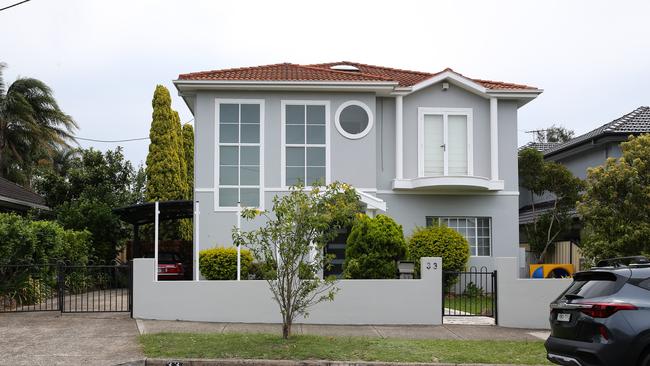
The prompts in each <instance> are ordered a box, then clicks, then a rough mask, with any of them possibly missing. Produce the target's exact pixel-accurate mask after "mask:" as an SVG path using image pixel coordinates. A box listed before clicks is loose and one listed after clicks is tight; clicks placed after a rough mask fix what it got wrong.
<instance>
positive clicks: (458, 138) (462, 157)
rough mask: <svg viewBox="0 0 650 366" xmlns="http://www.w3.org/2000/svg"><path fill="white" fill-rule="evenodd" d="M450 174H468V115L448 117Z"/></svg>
mask: <svg viewBox="0 0 650 366" xmlns="http://www.w3.org/2000/svg"><path fill="white" fill-rule="evenodd" d="M447 134H448V139H447V140H448V145H449V146H447V149H448V155H447V156H448V161H449V168H448V170H449V175H467V116H454V115H449V116H448V117H447Z"/></svg>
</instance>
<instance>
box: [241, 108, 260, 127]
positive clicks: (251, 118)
mask: <svg viewBox="0 0 650 366" xmlns="http://www.w3.org/2000/svg"><path fill="white" fill-rule="evenodd" d="M241 123H260V105H259V104H242V105H241Z"/></svg>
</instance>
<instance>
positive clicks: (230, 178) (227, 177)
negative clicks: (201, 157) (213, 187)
mask: <svg viewBox="0 0 650 366" xmlns="http://www.w3.org/2000/svg"><path fill="white" fill-rule="evenodd" d="M237 174H238V168H237V167H236V166H234V167H232V166H221V167H219V184H220V185H224V186H236V185H237V184H238V181H239V180H238V178H237Z"/></svg>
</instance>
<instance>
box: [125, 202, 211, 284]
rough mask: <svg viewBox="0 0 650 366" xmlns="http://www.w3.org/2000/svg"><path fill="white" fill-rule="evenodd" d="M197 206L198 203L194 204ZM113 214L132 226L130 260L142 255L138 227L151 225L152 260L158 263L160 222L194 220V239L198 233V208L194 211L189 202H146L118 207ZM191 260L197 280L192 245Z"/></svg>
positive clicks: (195, 256)
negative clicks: (152, 228) (152, 239)
mask: <svg viewBox="0 0 650 366" xmlns="http://www.w3.org/2000/svg"><path fill="white" fill-rule="evenodd" d="M196 205H197V206H198V203H196ZM113 212H114V213H115V214H116V215H117V216H119V217H120V219H121V220H122V221H124V222H128V223H129V224H131V225H133V243H132V245H131V252H130V253H128V255H129V256H130V257H131V258H141V257H142V256H143V254H144V253H142V247H141V242H140V235H139V234H140V227H141V226H142V225H148V224H153V225H154V258H155V260H156V262H158V245H159V238H158V231H159V222H160V221H161V220H162V221H174V220H180V219H191V218H194V222H195V226H194V231H195V232H194V235H193V236H194V237H195V238H196V237H197V236H196V234H197V232H198V215H199V211H198V207H197V209H196V210H195V209H194V202H192V201H190V200H174V201H156V202H146V203H139V204H137V205H131V206H126V207H120V208H116V209H113ZM192 253H193V258H192V263H193V264H194V265H193V268H194V273H193V278H194V280H197V279H198V278H199V275H198V269H199V266H198V246H197V245H194V248H193V251H192Z"/></svg>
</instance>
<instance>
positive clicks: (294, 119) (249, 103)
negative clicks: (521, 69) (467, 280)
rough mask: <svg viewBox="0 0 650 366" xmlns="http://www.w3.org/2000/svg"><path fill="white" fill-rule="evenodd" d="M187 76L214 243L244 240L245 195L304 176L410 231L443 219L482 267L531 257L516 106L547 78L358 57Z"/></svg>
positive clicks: (262, 193)
mask: <svg viewBox="0 0 650 366" xmlns="http://www.w3.org/2000/svg"><path fill="white" fill-rule="evenodd" d="M174 84H175V85H176V87H177V89H178V91H179V93H180V95H181V96H182V97H183V99H184V100H185V102H186V103H187V105H188V107H189V108H190V110H191V111H192V113H193V115H194V120H195V162H194V167H195V177H194V182H195V187H194V199H195V202H196V203H198V204H199V207H200V209H199V210H200V215H199V216H198V217H199V219H198V220H197V223H195V225H197V224H198V225H199V228H200V230H196V232H198V234H197V235H195V245H198V246H199V247H200V248H201V249H205V248H209V247H213V246H216V245H225V246H228V245H231V242H232V240H231V231H232V228H233V226H234V225H235V224H236V222H237V217H236V215H237V205H238V202H239V203H240V204H241V205H242V206H247V207H258V208H260V209H269V208H270V205H271V200H272V198H273V197H274V196H275V195H277V194H282V193H283V192H286V191H287V190H288V187H289V186H291V185H293V184H295V183H297V182H298V181H302V182H305V183H306V184H307V185H310V184H311V183H313V182H315V181H324V182H327V183H328V182H332V181H342V182H346V183H348V184H350V185H352V186H354V187H355V188H356V189H357V191H358V192H359V195H360V197H361V199H362V201H363V203H364V204H365V205H366V208H367V211H368V213H369V214H377V213H383V214H387V215H389V216H391V217H393V218H394V219H395V220H396V221H397V222H398V223H399V224H401V225H402V226H403V228H404V234H405V235H407V236H408V235H410V234H411V233H412V231H413V229H414V228H415V227H417V226H424V225H428V224H431V223H433V222H438V223H442V224H445V225H447V226H449V227H451V228H454V229H456V230H458V231H459V232H460V233H461V234H463V235H464V236H465V237H466V238H467V240H468V241H469V244H470V250H471V263H470V265H473V266H477V267H480V266H486V267H488V268H489V269H492V268H493V257H497V256H499V257H516V256H517V255H518V242H519V238H518V235H519V234H518V207H519V200H518V194H519V192H518V179H517V111H518V109H519V108H520V107H522V106H523V105H525V104H526V103H528V102H530V101H531V100H533V99H535V98H536V97H537V96H538V95H539V94H540V93H541V92H542V90H540V89H538V88H535V87H530V86H526V85H520V84H513V83H505V82H497V81H489V80H481V79H474V78H469V77H466V76H464V75H461V74H459V73H457V72H455V71H453V70H451V69H445V70H443V71H440V72H436V73H429V72H418V71H407V70H399V69H393V68H387V67H380V66H371V65H364V64H359V63H355V62H347V61H344V62H334V63H325V64H314V65H296V64H288V63H285V64H276V65H266V66H257V67H244V68H236V69H226V70H214V71H205V72H195V73H188V74H181V75H180V76H179V77H178V79H177V80H175V81H174ZM257 224H259V222H258V223H251V224H250V225H253V226H254V225H257ZM249 227H251V226H249ZM243 228H244V229H246V228H247V226H246V225H245V226H244V227H243ZM341 245H343V244H342V243H341ZM339 259H340V258H339Z"/></svg>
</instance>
